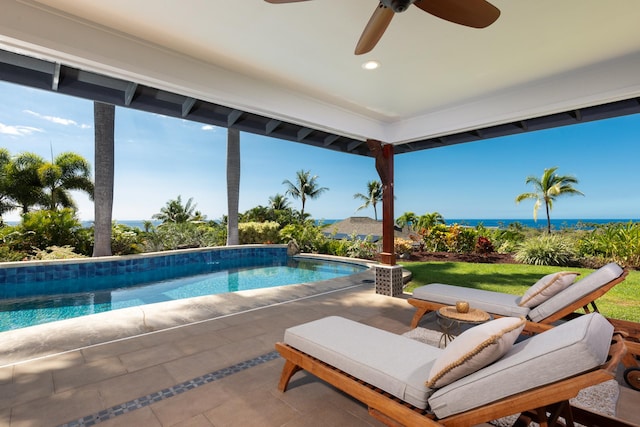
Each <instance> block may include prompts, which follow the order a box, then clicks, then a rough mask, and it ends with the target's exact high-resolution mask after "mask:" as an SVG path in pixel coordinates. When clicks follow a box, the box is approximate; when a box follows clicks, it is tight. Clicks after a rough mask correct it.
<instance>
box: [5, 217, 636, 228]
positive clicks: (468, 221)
mask: <svg viewBox="0 0 640 427" xmlns="http://www.w3.org/2000/svg"><path fill="white" fill-rule="evenodd" d="M340 221H342V219H318V220H316V224H324V225H327V224H333V223H336V222H340ZM116 222H117V223H118V224H124V225H127V226H129V227H134V228H139V229H140V230H144V223H145V220H122V221H119V220H116ZM445 222H446V224H447V225H453V224H460V225H464V226H468V227H475V226H477V225H480V224H482V225H483V226H485V227H487V228H489V227H491V228H495V227H500V228H503V227H508V226H509V224H511V223H519V224H520V225H522V226H523V227H529V228H546V227H547V220H546V219H539V220H538V221H537V222H535V221H534V220H533V219H531V218H528V219H525V218H454V219H448V218H445ZM629 222H634V223H640V218H630V219H624V218H604V219H603V218H595V219H593V218H592V219H578V218H559V219H554V218H552V219H551V228H552V229H554V230H561V229H565V228H573V229H585V230H587V229H592V228H593V226H594V225H601V224H609V223H623V224H626V223H629ZM6 223H7V224H8V225H16V224H18V222H16V221H7V222H6ZM151 223H152V224H153V225H155V226H158V225H159V224H161V222H160V221H151ZM82 225H83V227H91V226H92V225H93V221H82Z"/></svg>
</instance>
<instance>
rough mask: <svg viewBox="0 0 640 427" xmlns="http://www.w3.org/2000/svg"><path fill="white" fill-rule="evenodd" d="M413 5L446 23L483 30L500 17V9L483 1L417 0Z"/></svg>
mask: <svg viewBox="0 0 640 427" xmlns="http://www.w3.org/2000/svg"><path fill="white" fill-rule="evenodd" d="M414 5H416V6H417V7H419V8H420V9H422V10H424V11H425V12H427V13H430V14H432V15H435V16H437V17H438V18H442V19H444V20H446V21H449V22H453V23H456V24H460V25H465V26H467V27H473V28H485V27H488V26H489V25H491V24H493V23H494V22H495V21H496V19H498V17H499V16H500V9H498V8H497V7H495V6H494V5H492V4H491V3H489V2H487V1H485V0H417V1H416V2H415V3H414Z"/></svg>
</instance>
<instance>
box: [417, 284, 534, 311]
mask: <svg viewBox="0 0 640 427" xmlns="http://www.w3.org/2000/svg"><path fill="white" fill-rule="evenodd" d="M413 297H414V298H417V299H421V300H425V301H431V302H436V303H439V304H444V305H456V301H468V302H469V306H470V307H471V308H478V309H480V310H484V311H486V312H488V313H493V314H499V315H501V316H512V317H519V316H526V315H527V314H529V311H530V309H529V308H528V307H520V306H519V305H518V301H519V300H520V297H519V296H518V295H510V294H505V293H501V292H492V291H485V290H482V289H474V288H465V287H462V286H453V285H443V284H441V283H432V284H430V285H424V286H420V287H418V288H416V289H414V290H413Z"/></svg>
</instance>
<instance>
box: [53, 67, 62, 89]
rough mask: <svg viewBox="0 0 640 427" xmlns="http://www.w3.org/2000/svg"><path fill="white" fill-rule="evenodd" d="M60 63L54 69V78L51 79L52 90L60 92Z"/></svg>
mask: <svg viewBox="0 0 640 427" xmlns="http://www.w3.org/2000/svg"><path fill="white" fill-rule="evenodd" d="M60 67H62V65H60V63H58V62H56V64H55V65H54V67H53V76H52V77H51V90H53V91H56V92H57V91H58V86H59V85H60Z"/></svg>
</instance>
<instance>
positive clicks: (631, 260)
mask: <svg viewBox="0 0 640 427" xmlns="http://www.w3.org/2000/svg"><path fill="white" fill-rule="evenodd" d="M578 250H579V252H580V254H581V255H582V256H585V257H595V258H598V259H600V260H601V262H603V263H606V262H612V261H613V262H617V263H618V264H621V265H623V266H626V267H640V224H637V223H633V222H629V223H626V224H622V223H611V224H605V225H602V226H598V227H596V228H595V229H594V230H593V231H592V232H591V233H587V234H585V235H584V236H583V237H582V239H580V240H579V242H578Z"/></svg>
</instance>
